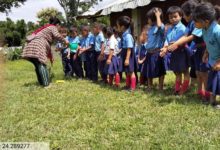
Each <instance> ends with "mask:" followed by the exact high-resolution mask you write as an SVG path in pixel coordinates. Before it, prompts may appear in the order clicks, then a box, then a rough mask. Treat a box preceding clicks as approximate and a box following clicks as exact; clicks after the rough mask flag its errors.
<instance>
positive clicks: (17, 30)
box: [0, 18, 38, 47]
mask: <svg viewBox="0 0 220 150" xmlns="http://www.w3.org/2000/svg"><path fill="white" fill-rule="evenodd" d="M36 28H38V26H37V25H35V24H34V23H33V22H28V24H26V23H25V21H24V20H23V19H22V20H18V21H16V22H14V21H12V20H11V19H10V18H7V19H6V21H0V45H1V46H4V45H8V46H9V47H10V46H21V45H22V43H23V41H24V39H25V37H26V35H27V33H30V32H32V31H34V30H35V29H36Z"/></svg>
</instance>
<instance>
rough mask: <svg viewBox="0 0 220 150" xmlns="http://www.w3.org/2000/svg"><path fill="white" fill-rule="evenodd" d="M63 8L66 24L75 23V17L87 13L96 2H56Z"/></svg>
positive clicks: (60, 0)
mask: <svg viewBox="0 0 220 150" xmlns="http://www.w3.org/2000/svg"><path fill="white" fill-rule="evenodd" d="M57 1H58V2H59V4H60V5H61V6H62V7H63V9H64V12H65V15H66V19H67V23H68V24H69V25H71V24H72V23H76V19H75V18H76V16H77V15H79V14H81V13H83V12H85V11H87V10H88V9H89V8H90V7H91V6H92V5H93V4H94V3H96V2H97V0H84V1H80V0H57Z"/></svg>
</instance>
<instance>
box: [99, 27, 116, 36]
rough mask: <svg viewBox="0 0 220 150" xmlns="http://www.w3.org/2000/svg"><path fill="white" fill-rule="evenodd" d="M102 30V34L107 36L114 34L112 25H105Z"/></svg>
mask: <svg viewBox="0 0 220 150" xmlns="http://www.w3.org/2000/svg"><path fill="white" fill-rule="evenodd" d="M104 29H105V30H104ZM102 31H103V33H104V34H106V35H107V37H108V38H110V37H111V36H112V35H113V34H114V31H113V28H112V27H105V28H103V30H102Z"/></svg>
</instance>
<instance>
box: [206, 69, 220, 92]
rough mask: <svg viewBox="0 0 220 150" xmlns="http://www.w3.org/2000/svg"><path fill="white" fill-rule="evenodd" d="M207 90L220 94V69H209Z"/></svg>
mask: <svg viewBox="0 0 220 150" xmlns="http://www.w3.org/2000/svg"><path fill="white" fill-rule="evenodd" d="M207 91H209V92H211V93H213V95H220V71H213V70H210V71H209V76H208V85H207Z"/></svg>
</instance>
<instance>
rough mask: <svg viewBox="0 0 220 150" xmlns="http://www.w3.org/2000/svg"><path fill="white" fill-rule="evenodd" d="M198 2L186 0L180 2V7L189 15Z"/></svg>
mask: <svg viewBox="0 0 220 150" xmlns="http://www.w3.org/2000/svg"><path fill="white" fill-rule="evenodd" d="M198 4H199V2H198V1H197V0H188V1H186V2H185V3H183V4H182V6H181V8H182V10H183V12H184V14H185V15H186V16H191V15H192V13H193V11H194V9H195V8H196V6H198Z"/></svg>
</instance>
